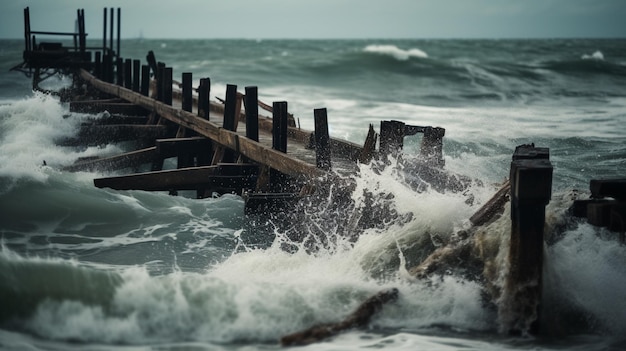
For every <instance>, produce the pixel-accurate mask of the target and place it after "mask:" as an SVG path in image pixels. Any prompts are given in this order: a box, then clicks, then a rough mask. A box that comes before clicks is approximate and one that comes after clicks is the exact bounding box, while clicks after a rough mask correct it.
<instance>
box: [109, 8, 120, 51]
mask: <svg viewBox="0 0 626 351" xmlns="http://www.w3.org/2000/svg"><path fill="white" fill-rule="evenodd" d="M121 27H122V9H121V8H120V7H118V8H117V56H118V57H119V56H120V35H121ZM111 47H113V46H112V45H111Z"/></svg>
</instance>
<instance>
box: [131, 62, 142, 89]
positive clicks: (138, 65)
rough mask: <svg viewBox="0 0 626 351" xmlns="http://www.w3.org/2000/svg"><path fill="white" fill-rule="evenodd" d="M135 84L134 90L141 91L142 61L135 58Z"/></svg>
mask: <svg viewBox="0 0 626 351" xmlns="http://www.w3.org/2000/svg"><path fill="white" fill-rule="evenodd" d="M132 82H133V86H132V89H133V91H134V92H140V91H141V61H139V60H133V79H132Z"/></svg>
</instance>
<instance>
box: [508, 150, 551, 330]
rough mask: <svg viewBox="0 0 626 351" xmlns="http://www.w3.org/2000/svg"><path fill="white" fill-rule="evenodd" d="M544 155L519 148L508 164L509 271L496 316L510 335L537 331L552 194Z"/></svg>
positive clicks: (547, 165) (548, 169) (536, 151)
mask: <svg viewBox="0 0 626 351" xmlns="http://www.w3.org/2000/svg"><path fill="white" fill-rule="evenodd" d="M547 155H549V151H548V150H547V149H545V148H535V147H534V145H520V146H518V147H517V148H516V149H515V153H514V154H513V160H512V162H511V172H510V178H509V179H510V182H511V240H510V250H509V264H510V268H509V273H508V276H507V278H506V282H505V288H504V291H503V295H504V297H503V299H502V301H503V303H502V304H501V306H500V309H499V313H500V318H501V319H502V320H503V321H504V323H505V325H506V326H507V328H508V329H509V330H510V331H512V332H518V333H519V332H521V333H526V332H530V333H537V332H538V331H539V320H540V317H538V315H539V311H540V309H539V305H540V304H541V291H542V268H543V246H544V235H543V229H544V226H545V206H546V205H547V204H548V202H550V198H551V194H552V164H551V163H550V160H549V159H547V158H545V156H547ZM533 156H534V157H536V158H533Z"/></svg>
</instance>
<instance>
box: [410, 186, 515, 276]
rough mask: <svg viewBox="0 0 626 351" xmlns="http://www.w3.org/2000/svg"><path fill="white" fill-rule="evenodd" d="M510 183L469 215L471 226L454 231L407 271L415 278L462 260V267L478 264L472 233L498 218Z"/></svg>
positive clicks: (506, 198)
mask: <svg viewBox="0 0 626 351" xmlns="http://www.w3.org/2000/svg"><path fill="white" fill-rule="evenodd" d="M510 189H511V185H510V183H509V181H508V180H507V181H506V182H504V184H503V185H502V186H501V188H500V190H498V191H497V192H496V193H495V194H494V195H493V196H492V197H491V199H489V201H487V202H486V203H485V205H483V206H482V207H481V208H480V209H479V210H478V211H476V213H475V214H474V215H473V216H472V217H471V219H470V221H471V223H472V227H471V228H469V229H467V230H464V231H461V232H459V233H456V235H455V236H454V239H453V240H450V242H449V243H448V244H447V245H444V246H441V247H439V248H437V249H436V250H435V251H433V253H432V254H430V256H428V257H427V258H426V259H425V260H424V261H422V262H421V263H420V264H419V265H417V266H415V267H412V268H410V269H409V273H410V274H411V275H412V276H414V277H417V278H425V277H427V276H428V275H430V274H433V273H435V272H437V271H439V270H445V269H447V267H450V266H451V265H452V264H453V263H458V262H463V265H462V266H464V267H466V268H467V267H469V266H471V265H479V264H480V262H481V261H482V260H481V258H480V257H477V256H479V255H477V254H476V252H474V251H475V250H474V243H473V235H474V233H475V231H476V229H477V228H478V227H480V226H482V225H485V224H488V223H491V222H492V221H494V220H495V219H497V218H499V217H500V215H501V214H502V211H503V209H504V205H505V204H506V202H507V201H508V196H509V191H510Z"/></svg>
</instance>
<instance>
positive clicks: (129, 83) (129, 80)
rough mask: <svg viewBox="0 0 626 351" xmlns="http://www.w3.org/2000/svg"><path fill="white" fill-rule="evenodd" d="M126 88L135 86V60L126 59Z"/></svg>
mask: <svg viewBox="0 0 626 351" xmlns="http://www.w3.org/2000/svg"><path fill="white" fill-rule="evenodd" d="M124 88H126V89H132V88H133V60H132V59H126V60H124Z"/></svg>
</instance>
